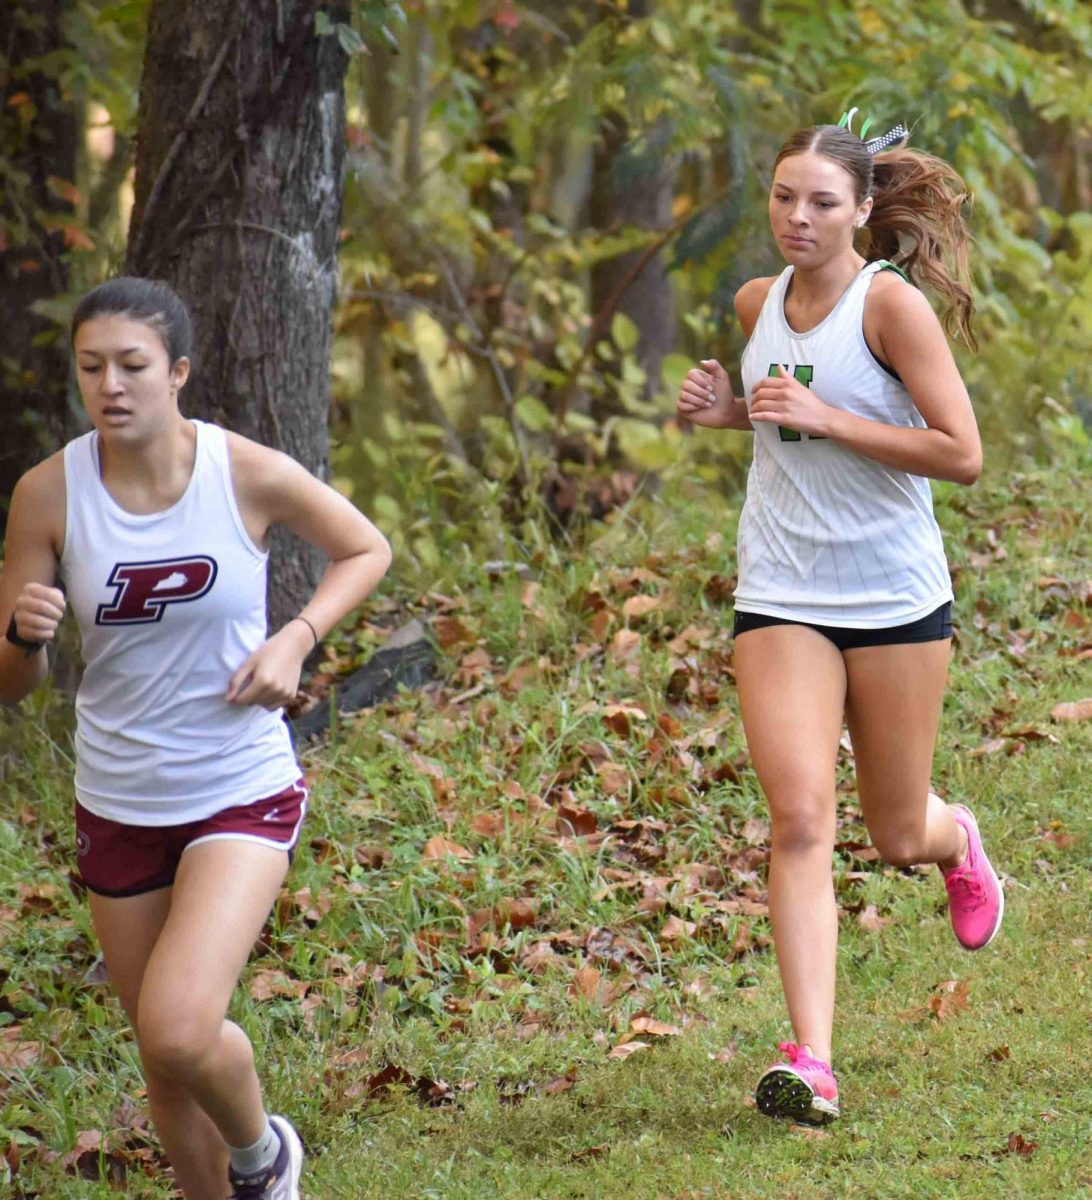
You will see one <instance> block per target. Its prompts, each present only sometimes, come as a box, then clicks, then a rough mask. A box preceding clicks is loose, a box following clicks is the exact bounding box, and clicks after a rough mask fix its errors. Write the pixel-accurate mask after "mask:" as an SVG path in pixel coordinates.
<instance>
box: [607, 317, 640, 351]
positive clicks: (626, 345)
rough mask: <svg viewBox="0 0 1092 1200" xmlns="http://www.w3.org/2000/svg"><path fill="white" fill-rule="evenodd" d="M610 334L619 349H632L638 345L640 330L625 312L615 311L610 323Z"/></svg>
mask: <svg viewBox="0 0 1092 1200" xmlns="http://www.w3.org/2000/svg"><path fill="white" fill-rule="evenodd" d="M610 335H611V337H612V338H613V339H614V344H615V345H616V346H617V347H618V349H619V350H622V351H625V350H632V349H633V347H634V346H636V345H637V339H638V336H639V331H638V329H637V326H636V325H635V324H634V322H633V320H632V319H631V318H630V317H627V316H626V314H625V313H621V312H620V313H615V314H614V320H612V321H611V323H610Z"/></svg>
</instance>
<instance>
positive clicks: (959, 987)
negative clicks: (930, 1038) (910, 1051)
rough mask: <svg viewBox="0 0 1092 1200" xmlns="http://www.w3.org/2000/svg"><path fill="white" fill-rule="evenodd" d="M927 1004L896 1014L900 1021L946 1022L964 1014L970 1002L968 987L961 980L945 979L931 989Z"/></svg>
mask: <svg viewBox="0 0 1092 1200" xmlns="http://www.w3.org/2000/svg"><path fill="white" fill-rule="evenodd" d="M933 993H934V994H933V995H932V996H930V997H929V1000H928V1003H926V1004H919V1005H915V1007H913V1008H907V1009H904V1010H903V1011H902V1012H900V1013H899V1014H898V1018H899V1020H900V1021H920V1020H923V1019H928V1018H929V1017H933V1018H935V1019H936V1020H938V1021H946V1020H948V1018H949V1017H954V1016H955V1015H956V1014H957V1013H961V1012H966V1010H967V1006H968V1004H969V1002H970V994H971V989H970V985H969V984H968V983H966V982H965V981H963V980H959V979H947V980H945V981H944V983H938V984H937V985H936V987H935V988H933Z"/></svg>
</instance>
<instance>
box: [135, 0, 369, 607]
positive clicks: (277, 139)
mask: <svg viewBox="0 0 1092 1200" xmlns="http://www.w3.org/2000/svg"><path fill="white" fill-rule="evenodd" d="M349 7H350V6H349V4H348V0H321V2H319V0H254V2H252V3H249V4H237V3H235V2H234V0H154V2H153V5H152V9H151V13H150V16H149V26H148V42H147V49H146V54H145V64H144V78H143V82H142V85H141V94H140V115H139V131H138V135H137V157H136V195H135V201H134V207H133V216H132V223H131V226H130V231H129V256H128V264H127V265H128V270H129V271H130V272H132V273H133V274H138V275H146V276H154V277H156V278H160V279H164V280H166V281H167V282H169V283H170V284H171V285H172V286H173V287H175V289H176V290H177V291H178V292H179V294H180V295H181V296H183V298H184V299H185V300H186V301H187V303H188V304H189V305H190V308H191V311H192V313H193V317H194V328H195V349H196V353H195V356H194V357H195V362H194V372H193V374H192V375H191V378H190V381H189V383H188V384H187V386H186V390H185V392H184V393H183V396H182V401H183V408H184V410H185V411H186V412H187V414H188V415H192V416H195V417H200V418H202V419H205V420H211V421H215V422H217V423H218V424H222V425H225V426H227V427H228V428H230V429H233V430H235V431H237V432H238V433H241V434H243V435H244V436H246V437H250V438H253V439H255V440H256V441H260V442H263V443H264V444H266V445H269V446H273V447H275V448H277V449H280V450H283V451H285V452H286V453H288V454H290V455H291V456H292V457H293V458H295V459H297V460H298V461H299V462H301V463H302V464H303V465H304V466H305V467H307V469H308V470H310V471H312V472H313V473H314V474H316V475H318V476H320V477H323V478H324V477H325V476H326V474H327V467H328V462H327V460H328V418H329V352H330V340H331V322H332V306H333V301H334V296H335V289H336V276H337V244H338V231H339V219H340V213H341V195H342V176H343V166H344V156H345V94H344V74H345V68H346V65H347V59H346V56H345V53H344V51H343V50H342V48H341V46H340V44H339V41H338V38H337V36H336V35H335V34H333V33H327V34H324V35H320V34H319V33H318V32H317V29H316V17H318V16H319V15H320V14H322V15H323V17H324V22H325V23H326V25H327V28H329V27H330V26H331V25H332V24H333V23H337V22H344V23H348V21H349ZM321 567H322V564H321V560H320V556H319V555H318V554H317V553H316V552H314V551H313V550H311V548H310V547H306V546H303V545H302V544H301V543H299V542H297V541H295V540H294V539H293V540H292V541H291V542H289V540H288V539H287V535H284V534H283V532H282V531H277V533H276V535H275V537H274V540H273V558H272V562H271V567H270V588H269V613H270V624H271V626H272V627H274V628H275V627H277V626H278V625H280V624H282V623H283V622H284V621H285V620H287V619H288V618H289V617H290V616H291V615H292V614H293V613H294V612H297V611H298V610H299V607H300V606H301V605H302V604H303V603H305V601H306V599H307V597H308V596H309V595H310V593H311V591H312V589H313V588H314V585H315V583H316V582H317V580H318V576H319V574H320V573H321Z"/></svg>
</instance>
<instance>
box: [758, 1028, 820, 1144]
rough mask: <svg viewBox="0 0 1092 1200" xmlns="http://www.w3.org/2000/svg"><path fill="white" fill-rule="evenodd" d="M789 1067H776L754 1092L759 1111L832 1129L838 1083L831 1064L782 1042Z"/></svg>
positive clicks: (807, 1050)
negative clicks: (829, 1126)
mask: <svg viewBox="0 0 1092 1200" xmlns="http://www.w3.org/2000/svg"><path fill="white" fill-rule="evenodd" d="M778 1049H779V1050H783V1051H784V1052H785V1056H786V1058H787V1059H788V1060H789V1061H788V1062H787V1063H774V1064H773V1066H771V1067H769V1068H768V1069H767V1070H766V1072H765V1074H763V1076H762V1078H761V1079H759V1081H758V1086H757V1087H756V1088H755V1103H756V1104H757V1105H758V1111H759V1112H761V1113H765V1115H766V1116H767V1117H782V1118H784V1119H786V1120H789V1121H801V1122H803V1123H804V1124H805V1125H829V1124H830V1122H831V1121H833V1120H834V1119H835V1118H836V1117H837V1116H838V1113H839V1109H838V1081H837V1080H836V1079H835V1078H834V1072H833V1071H832V1070H831V1069H830V1064H829V1063H825V1062H823V1060H822V1059H820V1058H813V1057H812V1056H811V1054H810V1053H809V1050H810V1047H808V1046H798V1045H797V1044H796V1043H795V1042H779V1043H778Z"/></svg>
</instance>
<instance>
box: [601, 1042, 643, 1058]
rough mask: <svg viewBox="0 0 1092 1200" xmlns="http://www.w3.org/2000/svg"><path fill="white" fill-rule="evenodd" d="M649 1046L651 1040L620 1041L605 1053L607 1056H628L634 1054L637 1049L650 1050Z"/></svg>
mask: <svg viewBox="0 0 1092 1200" xmlns="http://www.w3.org/2000/svg"><path fill="white" fill-rule="evenodd" d="M651 1048H652V1043H651V1042H620V1043H619V1044H618V1045H617V1046H615V1047H614V1049H613V1050H610V1051H609V1052H608V1053H607V1058H613V1059H623V1058H629V1056H630V1055H631V1054H636V1053H637V1051H638V1050H650V1049H651Z"/></svg>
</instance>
